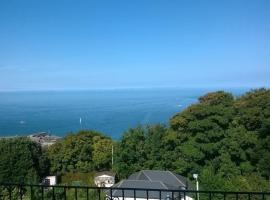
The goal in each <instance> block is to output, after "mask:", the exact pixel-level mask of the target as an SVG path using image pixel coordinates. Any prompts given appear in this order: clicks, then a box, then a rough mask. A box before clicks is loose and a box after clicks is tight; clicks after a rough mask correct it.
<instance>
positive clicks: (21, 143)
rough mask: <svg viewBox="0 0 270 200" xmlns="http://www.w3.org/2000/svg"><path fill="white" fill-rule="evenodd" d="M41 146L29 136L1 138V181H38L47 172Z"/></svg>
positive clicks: (46, 164)
mask: <svg viewBox="0 0 270 200" xmlns="http://www.w3.org/2000/svg"><path fill="white" fill-rule="evenodd" d="M43 161H44V154H43V152H42V149H41V146H40V145H38V144H37V143H35V142H32V141H30V140H29V139H28V138H24V137H20V138H12V139H1V140H0V182H15V183H19V182H30V183H38V182H39V181H40V180H41V178H42V177H43V176H44V175H45V174H46V173H47V169H48V163H46V162H43Z"/></svg>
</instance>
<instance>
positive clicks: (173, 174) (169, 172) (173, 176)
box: [167, 171, 186, 186]
mask: <svg viewBox="0 0 270 200" xmlns="http://www.w3.org/2000/svg"><path fill="white" fill-rule="evenodd" d="M167 172H169V173H170V174H171V175H173V177H174V178H175V179H176V180H177V181H178V182H179V183H181V184H182V185H184V186H186V184H185V183H183V182H182V181H181V180H179V178H177V176H175V174H174V173H172V172H171V171H167Z"/></svg>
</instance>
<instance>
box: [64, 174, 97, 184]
mask: <svg viewBox="0 0 270 200" xmlns="http://www.w3.org/2000/svg"><path fill="white" fill-rule="evenodd" d="M94 175H95V173H94V172H88V173H81V172H76V173H73V172H68V173H66V174H64V175H62V176H61V184H65V185H74V184H76V183H80V185H88V186H95V183H94Z"/></svg>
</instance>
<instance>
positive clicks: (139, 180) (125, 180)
mask: <svg viewBox="0 0 270 200" xmlns="http://www.w3.org/2000/svg"><path fill="white" fill-rule="evenodd" d="M124 181H141V182H153V183H158V182H160V181H149V180H129V179H126V180H124Z"/></svg>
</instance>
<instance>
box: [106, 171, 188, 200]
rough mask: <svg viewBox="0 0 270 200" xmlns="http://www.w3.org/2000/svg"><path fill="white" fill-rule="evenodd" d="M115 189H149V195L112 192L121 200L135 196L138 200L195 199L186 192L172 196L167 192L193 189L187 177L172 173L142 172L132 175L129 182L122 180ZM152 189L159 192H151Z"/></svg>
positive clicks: (130, 191)
mask: <svg viewBox="0 0 270 200" xmlns="http://www.w3.org/2000/svg"><path fill="white" fill-rule="evenodd" d="M113 188H134V189H142V188H143V189H149V191H148V194H147V192H146V190H136V192H135V194H134V190H124V195H123V191H122V190H117V189H115V190H112V194H111V195H112V197H113V198H117V199H119V200H133V199H134V196H136V199H137V200H145V199H149V200H157V199H160V198H161V199H164V200H166V199H177V200H180V199H185V200H193V198H191V197H189V196H187V194H184V192H174V194H172V192H170V191H166V190H188V189H190V190H191V189H192V188H190V186H189V184H188V181H187V179H186V178H185V177H183V176H180V175H178V174H175V173H173V172H171V171H160V170H142V171H139V172H136V173H134V174H132V175H131V176H129V178H128V179H127V180H122V181H120V182H119V183H117V184H115V185H114V186H113ZM151 189H153V190H158V191H151ZM159 190H161V191H159ZM107 195H108V196H110V191H107ZM184 195H185V197H184ZM123 196H124V197H123ZM147 196H148V198H147Z"/></svg>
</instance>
